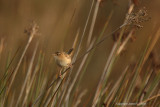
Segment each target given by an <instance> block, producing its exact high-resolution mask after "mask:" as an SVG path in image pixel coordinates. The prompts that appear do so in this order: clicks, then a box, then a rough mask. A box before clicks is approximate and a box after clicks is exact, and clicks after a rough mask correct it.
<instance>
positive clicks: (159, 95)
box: [137, 94, 160, 106]
mask: <svg viewBox="0 0 160 107" xmlns="http://www.w3.org/2000/svg"><path fill="white" fill-rule="evenodd" d="M157 97H160V94H157V95H155V96H153V97H151V98H148V99H146V100H144V101H142V102H140V103H138V104H137V106H140V105H142V104H144V103H147V102H148V101H150V100H153V99H155V98H157Z"/></svg>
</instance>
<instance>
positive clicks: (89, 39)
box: [87, 0, 101, 46]
mask: <svg viewBox="0 0 160 107" xmlns="http://www.w3.org/2000/svg"><path fill="white" fill-rule="evenodd" d="M96 1H97V2H96V6H95V10H94V14H93V18H92V22H91V27H90V30H89V35H88V39H87V46H89V44H90V42H91V38H92V34H93V29H94V26H95V22H96V18H97V14H98V9H99V4H100V2H101V0H96Z"/></svg>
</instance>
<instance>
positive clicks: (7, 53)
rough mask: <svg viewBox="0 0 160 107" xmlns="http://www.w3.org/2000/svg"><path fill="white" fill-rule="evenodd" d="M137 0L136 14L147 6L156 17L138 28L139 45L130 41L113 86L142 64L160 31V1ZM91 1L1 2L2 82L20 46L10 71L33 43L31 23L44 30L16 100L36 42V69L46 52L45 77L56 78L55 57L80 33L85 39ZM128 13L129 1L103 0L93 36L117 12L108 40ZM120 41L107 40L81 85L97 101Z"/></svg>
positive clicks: (16, 84) (18, 78) (18, 83)
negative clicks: (106, 68)
mask: <svg viewBox="0 0 160 107" xmlns="http://www.w3.org/2000/svg"><path fill="white" fill-rule="evenodd" d="M135 1H138V2H139V3H138V5H137V6H135V10H138V9H140V8H143V7H144V6H145V7H146V8H147V10H148V12H149V15H150V16H151V17H152V19H151V20H149V21H148V22H145V23H144V24H143V26H144V27H143V28H142V29H137V30H136V31H135V33H134V35H135V37H136V40H135V41H134V42H131V41H130V42H129V43H128V44H127V46H126V47H125V51H124V52H123V53H122V54H121V55H120V57H119V58H118V61H116V63H115V65H114V67H113V71H112V73H111V76H110V81H112V82H113V83H114V82H115V81H117V78H118V77H119V75H121V74H122V72H123V70H124V69H125V68H126V66H127V65H133V66H134V65H135V64H136V62H137V61H138V60H139V58H140V56H141V55H142V54H141V53H142V52H143V50H144V49H145V47H146V44H147V42H148V38H149V37H150V36H152V35H153V34H155V32H156V31H157V28H158V27H159V24H158V23H159V21H158V20H159V19H158V18H159V13H158V11H159V10H158V9H159V8H158V6H160V4H159V1H158V0H157V1H156V0H155V1H151V0H135ZM91 3H92V0H45V1H44V0H12V1H9V0H0V39H1V43H2V41H3V49H2V52H1V54H0V78H2V76H3V74H4V71H5V69H6V64H7V59H9V60H10V58H11V57H13V56H14V53H15V52H16V50H17V49H18V48H19V47H20V50H19V51H18V55H16V57H15V59H14V61H13V62H14V63H12V66H11V67H10V69H9V71H12V70H13V69H14V67H15V66H16V64H17V62H18V60H19V58H20V55H21V53H22V52H23V48H24V46H25V44H26V42H27V39H28V35H25V34H24V29H25V28H26V27H27V25H28V24H29V23H30V21H31V20H34V21H36V22H37V24H38V26H39V32H40V35H38V36H36V37H35V38H34V39H33V41H32V43H31V45H30V46H29V49H28V50H27V52H26V54H25V56H24V59H23V61H22V64H21V66H20V69H19V72H18V74H17V75H16V79H15V82H14V85H13V87H12V90H11V91H13V92H15V93H16V94H15V98H17V97H18V93H19V90H20V89H21V86H22V84H23V81H24V78H25V76H26V73H27V67H28V66H29V62H30V61H31V57H32V54H33V51H34V49H35V48H34V47H35V44H36V41H40V42H39V46H38V51H37V54H36V58H35V63H34V65H36V63H37V60H38V55H39V53H41V54H42V55H44V61H43V64H44V65H43V67H42V72H43V74H44V76H46V77H48V78H49V77H50V75H56V73H57V72H58V69H57V67H56V64H55V61H54V60H53V56H52V54H53V53H54V52H55V51H62V50H63V51H68V50H69V49H70V48H71V47H72V43H73V41H74V38H75V36H76V33H77V31H78V29H79V31H80V33H79V34H80V35H82V31H83V29H84V25H85V23H86V19H87V15H88V13H89V9H90V6H91ZM94 6H95V3H94ZM156 7H157V8H156ZM127 9H128V1H126V0H121V1H120V0H103V1H102V2H101V3H100V6H99V10H98V15H97V19H96V23H95V27H94V30H93V37H98V36H99V35H100V34H101V32H102V29H103V27H104V25H105V22H106V20H107V19H108V17H109V16H110V14H111V13H113V14H112V18H111V19H110V21H109V25H108V26H107V29H106V30H105V32H104V34H103V35H104V36H105V35H107V34H108V33H110V32H112V31H113V30H114V29H116V28H117V27H119V26H120V25H121V24H122V23H123V21H124V19H125V15H126V13H127ZM92 15H93V11H92ZM155 23H156V24H155ZM90 25H91V19H90V20H89V24H88V26H87V31H86V33H85V37H84V41H83V44H82V47H81V49H80V54H83V53H84V52H85V50H86V42H87V41H86V40H87V38H88V33H89V28H90V27H89V26H90ZM114 43H115V41H114V40H113V37H109V38H108V39H107V40H105V41H104V42H103V43H102V44H101V45H100V46H98V48H96V50H95V52H94V54H93V57H92V59H91V62H90V63H89V65H88V66H87V70H86V72H85V73H84V76H83V78H82V80H81V82H80V89H81V90H82V89H87V90H88V92H87V95H88V96H91V97H93V93H94V92H95V91H96V87H97V84H98V81H99V78H100V76H101V74H102V71H103V69H104V65H105V62H106V60H107V58H108V56H109V54H110V52H111V49H112V46H113V44H114ZM159 46H160V43H159V41H158V42H157V44H156V46H155V49H154V50H155V51H156V52H157V53H158V59H157V60H158V61H159V58H160V56H159V53H160V47H159ZM51 58H52V59H51ZM159 62H160V61H159ZM159 62H158V63H159ZM79 65H80V63H76V65H75V68H74V70H73V75H72V78H74V74H75V73H76V69H77V68H78V67H79ZM145 66H146V67H147V66H148V65H147V64H146V65H145ZM131 71H132V70H131ZM128 72H129V71H128ZM46 73H47V74H46ZM143 74H144V73H143ZM143 74H142V75H143ZM88 96H85V99H88ZM83 103H85V100H84V101H83V100H82V104H83ZM89 103H91V102H89Z"/></svg>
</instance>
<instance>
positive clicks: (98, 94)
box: [92, 43, 117, 106]
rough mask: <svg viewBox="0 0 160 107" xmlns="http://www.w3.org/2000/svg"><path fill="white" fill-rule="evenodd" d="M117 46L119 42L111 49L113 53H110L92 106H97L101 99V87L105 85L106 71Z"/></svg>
mask: <svg viewBox="0 0 160 107" xmlns="http://www.w3.org/2000/svg"><path fill="white" fill-rule="evenodd" d="M116 47H117V43H115V44H114V46H113V48H112V51H111V53H110V55H109V58H108V59H107V62H106V64H105V68H104V70H103V73H102V75H101V78H100V81H99V83H98V86H97V90H96V92H95V96H94V99H93V102H92V106H96V104H97V103H98V99H99V96H100V93H101V89H102V87H103V82H104V78H105V76H106V71H107V69H108V66H109V64H110V62H111V59H112V57H113V54H114V53H115V50H116Z"/></svg>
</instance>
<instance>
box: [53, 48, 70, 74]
mask: <svg viewBox="0 0 160 107" xmlns="http://www.w3.org/2000/svg"><path fill="white" fill-rule="evenodd" d="M72 53H73V48H72V49H70V50H69V51H68V52H67V53H66V52H55V53H54V54H53V55H54V58H55V61H56V63H57V65H58V66H60V67H61V68H62V69H66V68H67V67H69V66H71V62H72V59H71V56H72ZM61 72H62V70H60V74H59V75H60V76H61V74H62V73H61Z"/></svg>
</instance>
